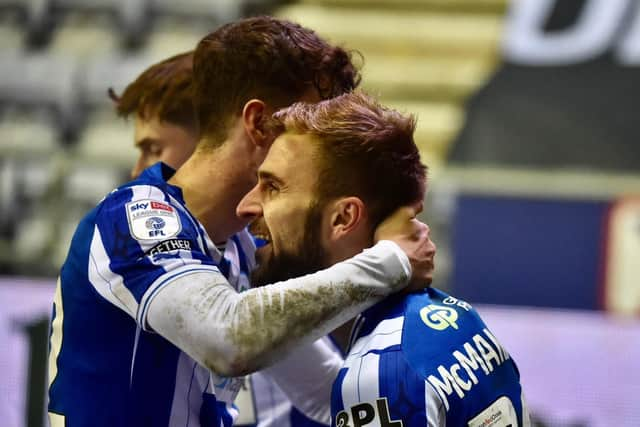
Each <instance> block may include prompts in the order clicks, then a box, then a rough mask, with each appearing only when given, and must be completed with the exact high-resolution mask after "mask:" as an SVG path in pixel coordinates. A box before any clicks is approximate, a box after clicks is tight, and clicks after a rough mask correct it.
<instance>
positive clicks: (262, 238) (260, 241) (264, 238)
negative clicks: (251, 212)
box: [251, 231, 271, 248]
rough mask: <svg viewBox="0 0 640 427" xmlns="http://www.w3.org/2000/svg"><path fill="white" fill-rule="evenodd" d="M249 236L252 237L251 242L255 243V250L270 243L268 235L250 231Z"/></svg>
mask: <svg viewBox="0 0 640 427" xmlns="http://www.w3.org/2000/svg"><path fill="white" fill-rule="evenodd" d="M251 234H252V235H253V240H254V241H255V243H256V247H257V248H261V247H263V246H266V245H268V244H269V243H271V238H270V236H269V235H268V234H265V233H255V232H253V231H251Z"/></svg>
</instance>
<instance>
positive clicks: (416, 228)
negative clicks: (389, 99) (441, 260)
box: [373, 206, 436, 291]
mask: <svg viewBox="0 0 640 427" xmlns="http://www.w3.org/2000/svg"><path fill="white" fill-rule="evenodd" d="M416 213H417V209H416V207H410V206H404V207H401V208H399V209H398V210H396V211H395V212H394V213H393V214H392V215H391V216H389V217H388V218H387V219H385V220H384V221H383V222H382V223H380V225H379V226H378V228H376V230H375V233H374V236H373V238H374V241H375V242H377V241H379V240H392V241H394V242H395V243H396V244H398V246H400V248H401V249H402V250H403V251H404V252H405V253H406V254H407V257H408V258H409V262H410V263H411V279H410V280H409V285H408V286H407V288H406V290H407V291H417V290H420V289H424V288H425V287H428V286H429V285H430V284H431V280H432V279H433V269H434V257H435V253H436V246H435V244H434V243H433V242H432V241H431V240H430V239H429V226H428V225H427V224H424V223H422V222H420V221H419V220H417V219H416Z"/></svg>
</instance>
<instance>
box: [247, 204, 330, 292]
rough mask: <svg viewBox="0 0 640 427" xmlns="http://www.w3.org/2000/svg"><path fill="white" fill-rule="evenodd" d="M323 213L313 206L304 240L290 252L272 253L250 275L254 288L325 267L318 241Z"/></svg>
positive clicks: (307, 216) (308, 217)
mask: <svg viewBox="0 0 640 427" xmlns="http://www.w3.org/2000/svg"><path fill="white" fill-rule="evenodd" d="M321 220H322V210H321V209H320V207H319V206H318V204H317V203H314V204H313V205H312V206H311V207H310V208H309V211H308V213H307V215H306V218H305V221H304V223H303V230H304V231H303V237H302V238H301V239H300V240H299V241H298V245H296V247H295V249H293V250H286V251H282V252H280V253H278V254H275V253H272V256H270V257H269V258H268V259H265V260H264V261H263V262H260V260H258V261H259V262H258V266H257V267H256V268H255V269H254V270H253V271H252V272H251V285H252V286H253V287H258V286H264V285H269V284H272V283H276V282H281V281H283V280H288V279H292V278H294V277H300V276H304V275H305V274H309V273H315V272H316V271H318V270H322V269H323V268H325V259H326V257H325V252H324V249H323V248H322V244H321V242H320V224H321Z"/></svg>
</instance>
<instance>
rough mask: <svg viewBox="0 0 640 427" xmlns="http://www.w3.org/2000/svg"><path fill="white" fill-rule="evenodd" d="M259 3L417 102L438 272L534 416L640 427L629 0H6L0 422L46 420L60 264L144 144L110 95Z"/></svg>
mask: <svg viewBox="0 0 640 427" xmlns="http://www.w3.org/2000/svg"><path fill="white" fill-rule="evenodd" d="M258 13H261V14H262V13H269V14H274V15H277V16H281V17H288V18H290V19H292V20H295V21H298V22H300V23H302V24H303V25H306V26H309V27H311V28H313V29H315V30H316V31H317V32H318V33H320V34H321V35H322V36H324V37H326V38H328V39H329V40H330V41H332V42H334V43H339V44H342V45H344V46H345V47H347V48H350V49H356V50H358V51H360V52H361V53H362V56H363V58H364V60H363V61H361V62H362V64H361V65H362V71H363V87H364V88H365V89H366V90H367V91H368V92H370V93H372V94H374V95H377V96H379V97H380V98H381V99H382V101H383V102H384V103H386V104H388V105H390V106H393V107H395V108H397V109H400V110H402V111H404V112H410V113H415V114H417V116H418V118H419V122H418V129H417V132H416V140H417V142H418V144H419V145H420V148H421V152H422V155H423V159H424V161H425V163H427V165H428V166H429V168H430V171H429V174H430V178H429V180H430V184H429V185H430V187H429V193H428V196H427V203H426V209H425V212H424V213H423V219H424V220H426V221H427V222H428V223H429V224H430V226H431V228H432V237H433V239H434V240H435V242H436V243H437V245H438V255H437V257H436V264H437V275H436V280H435V281H434V285H435V286H437V287H440V288H442V289H445V290H447V291H449V292H450V293H452V294H453V295H455V296H457V297H460V298H463V299H466V300H467V301H469V302H470V303H472V304H478V307H479V309H480V311H481V313H482V314H483V316H484V317H485V320H486V321H487V323H488V324H489V326H490V327H491V328H492V329H493V331H494V333H495V334H496V335H497V336H498V337H499V338H500V339H501V340H502V342H503V344H504V345H505V346H506V348H507V349H509V351H510V352H511V355H512V356H513V357H514V359H515V360H516V361H517V362H518V365H519V367H520V371H521V375H522V382H523V385H524V389H525V393H526V394H527V397H528V399H529V404H530V407H531V409H532V412H533V415H534V419H535V420H534V424H535V425H537V426H558V427H565V426H566V427H568V426H572V427H578V426H580V427H595V426H597V427H600V426H601V427H610V426H629V427H633V426H636V427H637V426H640V405H639V404H638V396H640V370H639V369H638V368H637V363H635V364H634V363H633V362H636V361H637V360H640V316H639V315H640V125H639V124H638V123H640V122H638V121H636V119H637V118H636V117H635V116H636V114H638V111H640V1H637V0H513V1H508V0H301V1H275V0H181V1H171V0H0V345H2V348H1V349H0V419H2V420H3V421H2V425H4V426H9V427H22V426H27V425H28V426H41V425H43V419H42V418H43V417H42V413H43V408H44V405H45V398H44V390H45V387H46V384H45V379H44V378H45V367H46V345H47V344H46V338H47V334H48V332H47V331H48V323H47V322H48V315H49V311H50V306H51V300H52V293H53V287H54V286H55V278H56V276H57V272H58V269H59V267H60V265H61V264H62V262H63V261H64V258H65V256H66V250H67V248H68V245H69V241H70V238H71V235H72V233H73V230H74V228H75V226H76V225H77V223H78V221H79V220H80V218H81V217H82V215H83V214H84V213H85V212H86V211H88V210H89V209H90V208H92V207H93V205H94V204H95V203H96V202H97V201H99V200H100V199H101V198H102V197H103V196H104V195H105V194H106V193H108V192H109V191H111V190H112V189H113V188H115V187H117V186H118V185H119V184H120V183H123V182H125V181H126V180H127V179H128V176H129V170H130V169H131V167H132V165H133V164H134V161H135V159H136V154H137V153H136V151H135V149H134V147H133V126H132V123H131V122H127V121H124V120H121V119H118V118H117V117H116V115H115V112H114V110H113V106H112V104H111V101H110V100H109V98H108V97H107V89H108V88H109V87H113V88H114V89H115V91H116V93H121V92H122V90H123V89H124V87H125V86H126V85H127V84H128V83H130V82H131V81H132V80H133V79H135V77H136V76H137V75H138V74H139V73H140V72H141V71H143V70H144V69H145V68H147V67H148V66H149V65H151V64H153V63H155V62H157V61H159V60H161V59H164V58H166V57H168V56H170V55H173V54H175V53H179V52H183V51H186V50H189V49H192V48H193V47H195V45H196V43H197V41H198V40H199V39H201V38H202V37H203V36H204V35H205V34H207V33H208V32H210V31H212V30H213V29H215V28H216V27H217V26H219V25H220V24H221V23H224V22H227V21H230V20H233V19H236V18H239V17H242V16H249V15H253V14H258Z"/></svg>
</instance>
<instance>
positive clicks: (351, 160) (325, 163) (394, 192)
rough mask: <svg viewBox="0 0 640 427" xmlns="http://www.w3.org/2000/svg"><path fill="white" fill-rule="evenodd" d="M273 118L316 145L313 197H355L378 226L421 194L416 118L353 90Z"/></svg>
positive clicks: (422, 174) (424, 170)
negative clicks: (315, 184) (310, 138)
mask: <svg viewBox="0 0 640 427" xmlns="http://www.w3.org/2000/svg"><path fill="white" fill-rule="evenodd" d="M274 117H275V118H276V119H277V120H278V121H279V122H280V123H281V129H279V130H280V131H284V132H291V133H295V134H308V135H312V136H313V137H314V138H313V139H312V140H314V141H316V143H317V144H318V146H319V156H318V158H319V162H320V175H319V177H318V181H317V182H318V183H317V187H316V188H315V190H316V192H317V199H318V200H319V201H320V202H326V201H328V200H331V199H333V198H337V197H344V196H358V197H360V198H362V200H363V201H364V202H365V203H366V204H367V206H368V209H369V213H370V216H371V221H372V223H373V225H374V226H375V225H377V224H378V223H379V222H380V221H382V220H383V219H384V218H385V217H386V216H387V215H389V214H390V213H391V212H393V210H395V209H396V208H398V207H400V206H402V205H409V204H413V203H417V202H420V201H422V199H423V198H424V192H425V189H426V179H427V167H426V166H425V165H424V164H423V163H422V162H421V161H420V152H419V150H418V147H417V146H416V143H415V141H414V138H413V133H414V131H415V126H416V119H415V117H414V116H413V115H403V114H401V113H399V112H398V111H395V110H392V109H390V108H386V107H383V106H382V105H380V103H379V102H378V101H376V100H375V99H374V98H372V97H370V96H368V95H366V94H363V93H361V92H353V93H348V94H344V95H341V96H338V97H336V98H334V99H330V100H326V101H322V102H320V103H317V104H309V103H296V104H293V105H292V106H290V107H288V108H285V109H282V110H280V111H278V112H277V113H276V114H275V115H274Z"/></svg>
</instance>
